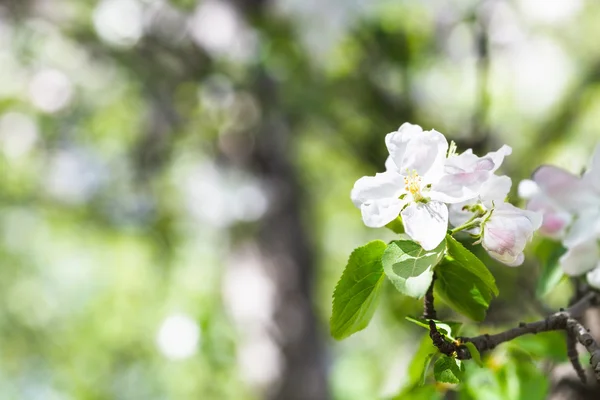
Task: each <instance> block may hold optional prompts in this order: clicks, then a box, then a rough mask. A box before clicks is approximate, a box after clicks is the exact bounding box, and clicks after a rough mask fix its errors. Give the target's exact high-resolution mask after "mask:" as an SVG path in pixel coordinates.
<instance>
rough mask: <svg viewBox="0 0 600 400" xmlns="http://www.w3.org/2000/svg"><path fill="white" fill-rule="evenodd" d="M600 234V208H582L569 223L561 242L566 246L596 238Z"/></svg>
mask: <svg viewBox="0 0 600 400" xmlns="http://www.w3.org/2000/svg"><path fill="white" fill-rule="evenodd" d="M599 234H600V210H598V209H584V210H582V211H581V212H580V213H579V214H578V215H577V217H576V218H575V220H574V221H573V223H572V224H571V226H570V228H569V230H568V232H567V235H566V236H565V238H564V240H563V244H564V245H565V246H567V247H573V246H577V245H578V244H580V243H583V242H587V241H589V240H593V239H596V238H597V237H598V235H599Z"/></svg>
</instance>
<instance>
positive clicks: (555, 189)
mask: <svg viewBox="0 0 600 400" xmlns="http://www.w3.org/2000/svg"><path fill="white" fill-rule="evenodd" d="M519 195H520V196H521V197H523V198H526V199H528V203H527V209H529V210H531V211H538V212H542V213H543V222H542V226H541V228H540V233H541V234H543V235H545V236H548V237H550V238H553V239H558V240H560V241H561V242H562V244H563V246H564V247H565V248H566V249H567V251H566V253H565V254H564V255H563V256H562V257H561V258H560V265H561V267H562V269H563V270H564V272H565V273H566V274H567V275H571V276H578V275H582V274H585V273H587V279H588V282H589V283H590V284H591V285H592V286H594V287H597V288H600V248H599V245H598V243H599V240H600V146H598V147H596V151H595V152H594V155H593V157H592V160H591V162H590V164H589V165H588V168H587V169H586V171H585V173H584V174H583V175H581V176H579V175H574V174H571V173H570V172H567V171H565V170H563V169H560V168H558V167H554V166H550V165H544V166H542V167H540V168H538V170H537V171H536V172H535V173H534V174H533V177H532V180H525V181H522V182H521V183H520V184H519Z"/></svg>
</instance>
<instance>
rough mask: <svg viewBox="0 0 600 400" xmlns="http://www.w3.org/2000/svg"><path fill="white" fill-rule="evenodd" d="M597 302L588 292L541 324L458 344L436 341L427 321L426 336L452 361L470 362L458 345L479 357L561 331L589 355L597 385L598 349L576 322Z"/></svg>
mask: <svg viewBox="0 0 600 400" xmlns="http://www.w3.org/2000/svg"><path fill="white" fill-rule="evenodd" d="M599 302H600V294H599V293H598V292H588V293H586V294H584V295H583V296H582V297H581V299H579V300H578V301H577V302H576V303H574V304H573V305H572V306H571V307H569V308H567V309H566V310H563V309H561V310H560V311H559V312H557V313H554V314H552V315H550V316H548V317H546V318H545V319H543V320H541V321H535V322H529V323H524V322H521V323H520V324H519V326H518V327H516V328H512V329H508V330H506V331H504V332H500V333H496V334H494V335H489V334H484V335H480V336H475V337H471V338H468V337H466V338H460V340H459V341H458V342H448V341H446V340H442V341H440V340H439V337H440V334H439V332H438V331H437V329H435V324H434V323H433V321H430V323H429V329H430V332H429V336H430V337H431V339H432V341H433V344H434V345H435V346H436V347H437V348H438V349H439V350H440V352H442V353H444V354H448V353H450V354H454V353H455V354H456V358H458V359H460V360H466V359H470V358H471V354H470V353H469V350H468V349H467V347H466V346H464V345H462V344H460V343H461V342H462V343H466V342H471V343H473V344H474V345H475V347H476V348H477V350H479V352H480V353H481V352H483V351H487V350H493V349H494V348H496V346H498V345H500V344H502V343H505V342H509V341H511V340H513V339H516V338H518V337H520V336H523V335H527V334H536V333H541V332H549V331H558V330H564V331H565V332H567V333H568V334H571V335H573V337H574V338H575V339H576V340H577V341H578V342H579V343H581V344H582V345H583V346H584V347H585V348H586V349H587V351H588V352H589V353H590V355H591V358H590V364H591V366H592V369H593V371H594V375H595V376H596V379H598V381H600V346H599V345H598V343H596V341H595V340H594V338H593V337H592V335H590V333H589V332H588V330H587V329H586V328H585V327H584V326H583V325H582V324H581V323H580V322H579V321H577V319H576V318H580V317H581V316H582V315H583V313H584V312H585V310H587V309H588V308H590V307H592V306H595V305H598V303H599Z"/></svg>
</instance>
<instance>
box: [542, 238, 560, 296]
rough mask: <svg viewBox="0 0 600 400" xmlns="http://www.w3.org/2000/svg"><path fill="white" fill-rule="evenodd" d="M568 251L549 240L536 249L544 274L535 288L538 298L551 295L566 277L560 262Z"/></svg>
mask: <svg viewBox="0 0 600 400" xmlns="http://www.w3.org/2000/svg"><path fill="white" fill-rule="evenodd" d="M566 250H567V249H565V248H564V247H563V246H561V245H560V243H558V242H555V241H552V240H549V239H546V240H543V241H542V242H541V243H540V244H539V245H538V247H537V248H536V254H537V256H538V258H539V259H540V262H541V264H542V273H541V275H540V277H539V279H538V280H537V285H536V288H535V293H536V295H537V296H538V297H544V296H545V295H547V294H548V293H550V292H551V291H552V289H554V288H555V287H556V286H557V285H558V284H559V283H560V281H561V279H562V278H563V277H564V276H565V275H564V273H563V271H562V268H561V267H560V263H559V262H558V261H559V259H560V257H561V256H562V255H563V254H564V253H565V251H566Z"/></svg>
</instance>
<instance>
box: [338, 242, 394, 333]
mask: <svg viewBox="0 0 600 400" xmlns="http://www.w3.org/2000/svg"><path fill="white" fill-rule="evenodd" d="M386 247H387V245H386V244H385V243H384V242H382V241H381V240H374V241H372V242H369V243H367V244H366V245H364V246H361V247H358V248H356V249H354V251H353V252H352V254H350V258H349V260H348V264H347V265H346V269H344V272H343V274H342V277H341V278H340V280H339V282H338V284H337V286H336V287H335V291H334V293H333V310H332V313H331V320H330V321H329V322H330V330H331V336H333V337H334V338H335V339H337V340H341V339H344V338H346V337H348V336H350V335H352V334H353V333H356V332H358V331H360V330H362V329H364V328H366V327H367V325H368V324H369V321H371V317H373V314H374V313H375V308H376V307H377V302H378V300H379V294H380V289H381V284H382V283H383V281H384V279H383V276H384V275H383V267H382V265H381V256H382V255H383V252H384V251H385V249H386Z"/></svg>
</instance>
